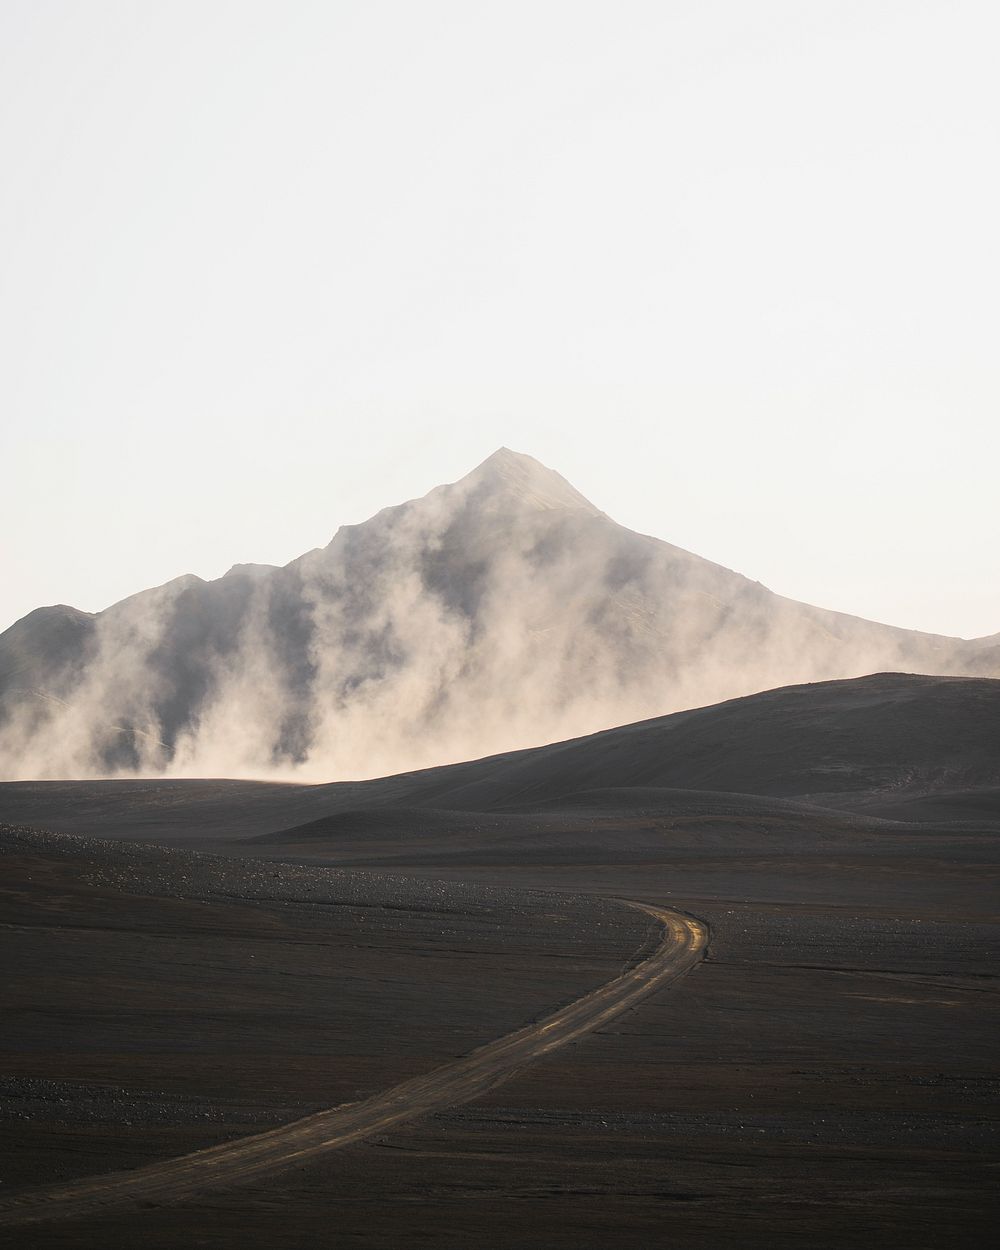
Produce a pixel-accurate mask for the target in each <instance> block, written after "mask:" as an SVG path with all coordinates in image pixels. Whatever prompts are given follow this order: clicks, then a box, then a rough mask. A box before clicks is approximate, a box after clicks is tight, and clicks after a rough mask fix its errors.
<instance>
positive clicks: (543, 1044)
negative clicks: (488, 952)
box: [0, 903, 708, 1225]
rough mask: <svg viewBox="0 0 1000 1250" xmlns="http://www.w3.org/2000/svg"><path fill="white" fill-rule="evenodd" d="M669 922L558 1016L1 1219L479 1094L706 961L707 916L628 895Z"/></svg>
mask: <svg viewBox="0 0 1000 1250" xmlns="http://www.w3.org/2000/svg"><path fill="white" fill-rule="evenodd" d="M629 906H632V907H636V908H638V909H639V910H641V911H644V912H647V913H648V914H649V915H651V916H652V917H654V918H655V919H656V920H657V921H659V922H660V924H661V925H662V926H663V936H662V940H661V942H660V944H659V946H658V947H657V949H656V950H655V951H654V952H653V954H652V955H650V956H649V957H648V958H646V959H645V960H643V961H642V962H641V963H639V964H637V965H636V966H635V967H633V968H631V969H630V970H629V971H627V972H625V973H624V974H623V975H622V976H620V977H616V978H615V979H614V980H613V981H609V982H607V983H606V984H605V985H602V986H601V987H600V988H599V989H596V990H594V991H593V992H592V993H590V994H586V995H584V997H583V998H578V999H577V1000H576V1001H575V1002H573V1003H570V1004H569V1006H568V1007H563V1008H562V1009H561V1010H559V1011H557V1012H555V1013H554V1014H553V1015H551V1016H548V1017H546V1018H545V1019H543V1020H540V1021H538V1022H537V1023H534V1024H530V1025H527V1026H526V1027H525V1028H523V1029H519V1030H518V1031H517V1032H515V1033H510V1034H508V1035H507V1036H506V1037H502V1038H499V1039H498V1040H497V1041H495V1042H490V1043H489V1044H488V1045H486V1046H482V1047H480V1048H479V1049H478V1050H474V1051H472V1052H471V1053H470V1054H468V1055H465V1056H463V1057H462V1058H461V1059H457V1060H455V1061H454V1062H453V1063H449V1064H445V1065H444V1066H443V1067H440V1068H436V1069H435V1070H434V1071H433V1072H429V1073H427V1074H425V1075H423V1076H418V1077H414V1078H412V1079H411V1080H408V1081H404V1082H402V1084H399V1085H395V1086H393V1087H392V1088H391V1089H388V1090H385V1091H384V1092H382V1093H379V1094H375V1095H373V1096H372V1097H371V1098H366V1099H365V1100H364V1101H362V1102H356V1103H345V1104H344V1105H342V1106H339V1107H333V1108H331V1109H330V1110H328V1111H320V1112H318V1113H317V1114H315V1115H311V1116H307V1117H305V1118H304V1119H301V1120H295V1121H293V1122H292V1123H291V1124H286V1125H284V1126H283V1127H281V1128H277V1129H272V1130H271V1131H269V1132H266V1133H259V1134H256V1135H254V1136H252V1137H243V1138H239V1139H237V1140H236V1141H232V1142H226V1143H224V1144H223V1145H219V1146H212V1147H210V1148H209V1149H207V1150H199V1151H196V1152H195V1153H194V1154H188V1155H182V1156H180V1157H179V1158H176V1159H168V1160H165V1161H164V1162H162V1163H154V1164H151V1165H150V1166H148V1167H143V1168H137V1169H135V1170H134V1171H130V1172H112V1173H109V1174H108V1175H105V1176H94V1177H88V1178H86V1179H83V1180H79V1181H71V1182H69V1183H65V1184H60V1185H54V1186H51V1187H48V1188H45V1189H37V1190H30V1191H26V1192H24V1193H22V1194H20V1195H13V1196H11V1197H9V1198H5V1199H3V1200H2V1201H0V1224H7V1225H10V1224H26V1223H33V1222H38V1221H42V1220H53V1219H68V1218H73V1217H76V1218H80V1217H84V1216H87V1215H89V1214H92V1213H93V1212H94V1211H97V1210H100V1209H102V1208H104V1207H107V1206H110V1205H113V1204H114V1205H117V1204H124V1203H143V1202H148V1203H153V1204H162V1203H172V1202H179V1201H181V1200H183V1199H184V1198H186V1197H189V1196H191V1195H193V1194H195V1193H200V1192H203V1191H205V1190H208V1189H214V1188H219V1187H221V1186H228V1185H236V1184H240V1183H243V1182H246V1181H250V1180H258V1179H260V1178H261V1177H264V1176H267V1175H269V1174H271V1173H274V1172H277V1171H280V1170H281V1169H283V1168H287V1167H290V1166H294V1165H295V1164H298V1163H305V1162H307V1161H308V1160H310V1159H312V1158H315V1157H316V1156H317V1155H321V1154H324V1153H325V1152H327V1151H330V1150H337V1149H339V1148H340V1147H341V1146H348V1145H350V1144H351V1143H352V1142H356V1141H360V1140H361V1139H362V1138H365V1137H371V1136H373V1135H374V1134H377V1133H384V1132H386V1131H387V1130H389V1129H391V1128H393V1127H394V1126H395V1125H397V1124H401V1123H403V1122H404V1121H407V1120H414V1119H418V1118H419V1117H421V1116H425V1115H429V1114H432V1113H433V1112H435V1111H440V1110H442V1109H443V1108H445V1107H450V1106H454V1105H455V1104H458V1103H463V1102H469V1101H471V1100H472V1099H474V1098H477V1097H479V1096H480V1095H481V1094H483V1093H484V1092H485V1091H486V1090H488V1089H490V1088H491V1087H493V1086H494V1085H496V1084H498V1083H499V1082H500V1081H502V1080H504V1079H505V1078H507V1077H509V1076H511V1075H512V1074H513V1073H514V1072H515V1071H517V1070H518V1069H519V1068H522V1067H524V1066H525V1064H528V1063H530V1062H531V1061H532V1060H534V1059H538V1058H540V1057H542V1056H543V1055H545V1054H547V1053H548V1052H550V1051H553V1050H556V1049H557V1048H558V1047H560V1046H566V1045H567V1044H568V1043H570V1042H573V1041H576V1039H577V1038H579V1037H582V1036H583V1035H584V1034H586V1033H590V1032H592V1031H593V1030H595V1029H598V1028H600V1026H601V1025H603V1024H605V1023H606V1022H607V1021H608V1020H611V1019H613V1018H614V1017H615V1016H617V1015H619V1014H621V1013H622V1012H623V1011H625V1010H627V1009H628V1008H629V1007H631V1006H633V1005H634V1004H635V1003H637V1002H638V1001H639V1000H640V999H641V998H643V997H644V996H645V995H647V994H649V993H651V992H652V991H653V990H655V989H659V988H660V987H661V986H663V985H666V984H667V983H669V982H670V981H673V980H676V979H677V978H678V977H681V976H683V975H684V973H686V972H688V971H689V970H690V969H691V968H693V967H694V966H695V964H697V963H698V962H699V961H700V960H701V958H702V956H703V954H704V950H705V947H706V945H707V941H708V933H707V928H706V926H705V925H704V924H702V923H701V921H699V920H695V919H694V918H692V917H690V916H685V915H682V914H681V913H679V912H675V911H672V910H669V909H667V908H660V907H651V906H648V905H646V904H643V903H629Z"/></svg>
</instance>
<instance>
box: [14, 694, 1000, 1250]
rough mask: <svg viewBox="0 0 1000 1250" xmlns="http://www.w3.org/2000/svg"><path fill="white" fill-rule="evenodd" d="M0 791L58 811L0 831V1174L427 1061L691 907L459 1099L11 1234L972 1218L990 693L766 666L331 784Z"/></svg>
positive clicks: (387, 1233)
mask: <svg viewBox="0 0 1000 1250" xmlns="http://www.w3.org/2000/svg"><path fill="white" fill-rule="evenodd" d="M0 818H2V819H6V820H7V821H9V822H10V823H11V825H20V826H28V825H30V826H34V827H36V828H39V829H43V828H48V829H54V830H57V831H59V832H60V833H62V834H64V835H65V834H74V835H85V834H87V835H91V837H90V838H86V837H84V838H80V837H79V836H76V837H65V836H63V837H57V836H53V835H51V834H42V833H33V832H24V831H21V830H18V829H16V828H9V829H8V830H7V831H6V833H5V835H4V839H3V847H4V850H5V853H6V854H5V873H4V885H5V887H6V889H5V893H4V917H3V918H4V921H5V923H6V925H7V928H6V937H5V941H6V942H7V944H8V946H7V949H8V951H9V952H10V958H9V959H8V961H7V967H8V972H7V974H6V978H5V980H6V994H5V1001H6V1002H7V1004H9V1005H10V1007H12V1008H13V1009H12V1010H11V1009H8V1011H7V1013H5V1030H4V1034H5V1036H4V1042H3V1050H2V1060H0V1065H2V1072H3V1074H4V1078H5V1081H6V1085H7V1094H8V1097H7V1099H6V1100H5V1105H6V1107H7V1115H8V1118H9V1125H8V1126H7V1127H8V1128H9V1129H10V1132H9V1134H8V1135H7V1140H8V1141H9V1142H10V1143H11V1144H12V1146H13V1149H11V1150H10V1151H9V1152H8V1153H7V1156H6V1160H5V1167H4V1177H3V1179H4V1187H3V1189H4V1192H6V1193H12V1192H14V1191H15V1190H16V1189H17V1188H18V1187H26V1186H30V1185H34V1184H41V1183H45V1182H51V1181H53V1180H57V1179H61V1178H69V1177H73V1176H82V1175H86V1174H88V1173H94V1172H101V1171H111V1170H112V1169H115V1168H122V1167H127V1166H134V1165H139V1164H141V1163H144V1162H148V1161H151V1160H155V1159H161V1158H167V1157H169V1156H171V1155H172V1154H179V1153H182V1152H184V1151H188V1150H191V1149H194V1148H197V1147H198V1146H200V1145H207V1144H210V1143H213V1142H216V1141H219V1140H222V1139H225V1138H228V1137H231V1136H233V1135H237V1134H241V1133H250V1132H255V1131H259V1130H260V1129H261V1128H262V1127H267V1126H270V1125H274V1124H277V1123H280V1122H283V1121H287V1120H291V1119H293V1118H295V1117H297V1116H301V1115H303V1114H305V1113H307V1112H309V1111H312V1110H317V1109H319V1108H321V1107H326V1106H332V1105H334V1104H335V1103H336V1102H338V1101H344V1100H345V1099H348V1100H349V1099H354V1098H357V1097H363V1096H366V1095H368V1094H370V1093H372V1092H375V1091H377V1090H378V1089H381V1088H385V1087H387V1086H389V1085H391V1084H393V1083H395V1082H398V1081H400V1080H403V1079H405V1078H407V1077H409V1076H412V1075H416V1074H418V1073H420V1072H428V1071H431V1070H433V1069H434V1068H435V1067H436V1066H438V1065H440V1064H443V1063H446V1062H447V1061H448V1060H449V1059H451V1058H454V1057H455V1056H457V1055H460V1054H464V1053H467V1052H468V1051H469V1050H470V1049H472V1048H474V1047H475V1046H477V1045H480V1044H482V1043H483V1042H487V1041H489V1040H491V1039H492V1038H496V1037H500V1036H502V1035H504V1034H505V1033H507V1032H509V1031H510V1030H512V1029H515V1028H517V1027H519V1026H521V1025H524V1024H526V1023H528V1022H530V1021H531V1020H532V1019H538V1018H540V1017H543V1016H545V1015H546V1014H547V1013H549V1012H551V1011H553V1010H554V1009H556V1008H558V1007H560V1006H563V1005H565V1004H566V1003H568V1002H570V1001H571V1000H573V999H574V998H576V997H578V996H580V995H581V994H585V993H587V992H588V991H590V990H592V989H593V988H595V987H596V986H598V985H600V984H602V983H603V982H605V981H607V980H609V979H611V978H613V977H615V976H617V975H618V974H619V973H621V971H622V970H623V968H625V967H626V966H631V965H632V964H633V963H634V961H635V960H637V959H641V958H642V957H643V955H644V954H648V952H649V949H650V944H651V942H652V941H653V940H654V937H653V929H655V926H654V925H653V924H652V922H651V921H649V920H647V919H646V918H643V917H641V916H640V915H638V914H637V913H635V912H634V911H632V910H630V909H628V908H626V907H623V906H621V904H620V903H618V902H617V901H616V900H618V899H630V900H635V901H644V902H647V903H650V904H654V905H657V906H661V907H662V906H666V907H671V908H675V909H678V910H680V911H682V912H687V913H691V914H693V915H695V916H697V917H700V918H701V919H702V920H703V921H705V922H707V924H708V925H709V926H710V932H711V941H710V946H709V950H708V954H707V957H706V959H705V960H704V962H703V963H701V964H700V965H699V966H698V967H697V968H695V969H694V970H693V971H692V972H690V973H689V975H688V976H687V977H686V978H685V979H684V980H683V981H681V982H679V983H677V984H673V985H670V986H667V987H665V988H663V989H662V990H659V991H657V992H656V993H654V994H653V995H652V996H651V997H649V998H647V999H646V1000H644V1001H643V1002H641V1003H639V1004H638V1005H637V1006H636V1007H634V1008H632V1009H631V1010H630V1011H629V1012H628V1013H627V1014H626V1015H624V1016H621V1017H619V1018H617V1019H615V1020H612V1021H610V1022H609V1023H607V1024H606V1025H604V1026H603V1027H601V1028H600V1029H599V1030H598V1031H597V1032H596V1033H594V1034H592V1035H591V1036H589V1037H587V1038H584V1039H582V1040H580V1041H577V1042H574V1043H573V1044H572V1045H570V1046H568V1047H566V1048H564V1049H562V1050H558V1051H554V1052H553V1053H552V1054H551V1055H550V1056H547V1057H545V1058H543V1059H541V1060H538V1061H536V1062H534V1063H532V1064H531V1065H529V1066H528V1067H526V1068H524V1069H523V1070H522V1072H521V1073H520V1074H519V1075H517V1076H515V1077H513V1078H512V1079H510V1080H507V1081H506V1082H505V1083H504V1084H502V1085H499V1086H497V1087H496V1088H495V1089H493V1090H492V1091H491V1092H489V1093H488V1094H486V1095H481V1096H479V1097H478V1098H477V1099H476V1100H475V1101H474V1102H472V1103H468V1104H461V1105H455V1106H453V1107H451V1108H449V1109H444V1110H440V1111H438V1112H437V1113H436V1114H434V1115H432V1116H430V1117H427V1118H424V1119H422V1120H418V1121H416V1122H413V1123H409V1124H405V1125H399V1126H397V1127H395V1128H393V1129H392V1130H391V1131H389V1132H387V1133H385V1134H382V1135H379V1136H376V1137H374V1138H371V1139H369V1140H366V1141H364V1142H359V1143H356V1144H354V1145H351V1146H348V1147H347V1148H345V1149H342V1150H338V1151H336V1152H333V1153H330V1154H329V1155H327V1156H325V1157H323V1158H321V1159H319V1160H315V1161H313V1162H310V1163H308V1164H306V1165H305V1166H302V1167H299V1168H295V1169H293V1170H290V1171H286V1172H282V1173H279V1174H277V1175H275V1176H273V1177H272V1178H270V1179H269V1180H267V1181H265V1182H257V1183H255V1184H254V1185H252V1186H249V1187H233V1188H230V1189H221V1190H216V1189H212V1188H211V1186H210V1184H206V1189H205V1193H204V1195H203V1196H200V1197H198V1198H196V1199H194V1200H188V1201H185V1202H183V1203H180V1204H177V1205H169V1206H164V1207H158V1208H157V1209H155V1210H151V1209H149V1208H142V1207H134V1206H133V1207H127V1206H123V1207H109V1208H108V1209H107V1210H106V1211H102V1212H100V1213H99V1214H96V1215H93V1216H91V1217H89V1218H88V1219H86V1220H70V1221H56V1222H50V1223H45V1224H37V1225H32V1226H30V1227H25V1228H24V1229H21V1230H19V1229H16V1228H11V1229H8V1230H5V1231H7V1232H8V1234H9V1236H10V1237H12V1238H16V1237H18V1236H20V1237H21V1238H22V1240H20V1241H17V1240H14V1241H13V1242H12V1244H22V1245H25V1246H32V1247H34V1246H38V1247H48V1246H53V1247H55V1246H65V1247H71V1246H91V1245H93V1246H98V1245H102V1246H103V1245H107V1246H123V1247H124V1246H129V1247H131V1246H135V1245H139V1244H141V1245H144V1246H146V1245H148V1246H150V1247H174V1246H180V1245H185V1246H187V1245H191V1246H199V1245H204V1246H237V1245H242V1244H245V1243H246V1241H247V1240H254V1241H256V1242H257V1243H258V1244H260V1245H266V1246H271V1245H273V1246H289V1247H292V1246H300V1245H309V1244H316V1243H319V1244H336V1245H338V1246H340V1245H343V1246H386V1247H388V1246H392V1247H395V1246H403V1245H427V1246H435V1247H437V1246H453V1247H468V1246H486V1247H489V1246H497V1247H500V1246H538V1247H542V1246H567V1247H603V1246H608V1245H616V1246H619V1245H620V1246H630V1247H633V1246H634V1247H647V1246H654V1247H658V1246H664V1247H666V1246H670V1247H698V1248H705V1250H708V1248H710V1247H744V1246H751V1247H755V1246H760V1247H765V1246H788V1247H798V1246H806V1245H808V1246H811V1247H827V1246H828V1247H835V1246H836V1247H842V1246H857V1247H866V1246H880V1245H885V1244H888V1245H899V1246H906V1247H928V1248H930V1247H944V1246H948V1247H958V1246H962V1247H964V1246H977V1245H980V1244H984V1245H985V1244H990V1243H991V1242H992V1240H993V1236H994V1229H995V1227H996V1224H995V1221H996V1217H997V1214H998V1210H997V1203H996V1193H997V1179H998V1171H1000V1151H998V1149H997V1144H998V1142H997V1129H998V1104H1000V1065H998V1062H997V1059H998V1054H997V1050H998V1047H997V1041H996V1039H997V1037H998V1036H1000V996H998V980H997V952H998V942H997V936H998V919H1000V916H998V910H1000V909H998V907H997V898H998V894H997V886H998V879H1000V849H998V836H1000V682H997V681H991V680H985V679H983V680H978V679H959V678H956V679H946V678H921V677H905V676H900V675H893V674H884V675H880V676H877V677H870V678H864V679H860V680H857V681H850V682H833V683H826V684H823V685H818V686H806V687H794V688H787V689H783V690H776V691H770V692H767V693H766V694H763V695H757V696H751V697H750V698H747V699H741V700H737V701H735V702H732V703H729V704H722V705H718V706H716V707H713V708H707V709H702V710H699V711H694V712H687V713H680V714H677V715H675V716H671V717H666V718H662V719H660V720H657V721H650V722H644V723H642V724H639V725H635V726H628V727H625V728H624V729H620V730H613V731H609V732H607V733H604V734H599V735H596V736H594V737H592V738H588V739H580V740H577V741H575V742H570V743H565V744H559V745H557V746H553V747H546V748H539V749H538V750H535V751H527V752H519V753H514V754H511V755H506V756H500V757H493V758H491V759H487V760H483V761H477V762H473V763H469V764H463V765H456V766H453V767H450V768H443V769H434V770H429V771H426V772H423V773H415V774H409V775H405V776H402V777H396V778H389V779H386V780H385V781H374V782H366V783H358V784H353V785H339V786H318V787H298V786H264V785H259V784H253V783H242V782H211V781H204V782H180V781H178V782H141V781H134V782H103V783H102V782H86V783H47V784H42V783H14V784H10V785H5V786H0ZM94 835H99V836H100V837H101V838H104V839H109V838H110V839H119V840H121V841H119V842H118V843H117V844H115V843H113V842H108V841H101V842H97V841H93V840H92V838H93V836H94ZM151 842H160V843H164V844H169V845H170V846H171V847H172V849H158V848H157V847H154V846H151V845H148V843H151ZM196 850H197V851H205V850H208V851H213V852H216V854H215V855H208V856H206V855H203V854H197V853H194V852H195V851H196ZM219 853H222V854H221V855H220V854H219ZM268 861H271V862H268Z"/></svg>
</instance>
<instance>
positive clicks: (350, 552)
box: [0, 449, 1000, 780]
mask: <svg viewBox="0 0 1000 1250" xmlns="http://www.w3.org/2000/svg"><path fill="white" fill-rule="evenodd" d="M887 669H891V670H901V671H906V672H926V673H934V674H956V675H963V674H964V675H982V676H995V675H1000V642H998V639H997V638H991V639H979V640H975V641H972V642H966V641H962V640H959V639H951V638H942V637H937V636H933V635H928V634H921V633H916V632H913V631H908V630H901V629H894V628H892V627H890V626H886V625H878V624H874V623H872V622H869V621H863V620H859V619H857V618H855V617H850V616H846V615H842V614H838V613H835V612H829V611H824V610H821V609H819V608H814V607H809V606H807V605H804V604H800V603H795V602H793V601H791V600H788V599H784V598H782V597H780V596H778V595H775V594H772V593H771V592H770V591H768V590H767V589H765V588H764V587H763V586H761V585H759V584H758V583H756V582H751V581H749V580H748V579H747V578H745V577H742V576H741V575H740V574H738V573H734V572H731V571H730V570H728V569H724V568H721V567H720V566H719V565H716V564H712V563H711V562H709V561H707V560H703V559H701V558H700V557H698V556H695V555H692V554H691V553H689V552H687V551H683V550H681V549H680V548H677V547H673V546H671V545H670V544H669V543H665V542H661V541H659V540H658V539H655V538H649V537H646V536H644V535H641V534H636V533H633V532H632V531H631V530H627V529H625V528H623V527H622V526H620V525H617V524H616V523H615V522H614V521H612V520H611V519H610V518H609V517H607V516H606V515H604V514H603V513H602V512H600V511H599V510H598V509H597V508H595V507H594V506H593V505H592V504H590V503H589V502H588V501H587V500H586V499H584V498H583V496H582V495H580V494H579V493H578V492H577V491H576V490H574V489H573V487H572V486H570V485H569V483H568V482H566V481H565V480H564V479H563V478H561V477H560V476H559V475H558V474H557V473H554V472H552V471H551V470H549V469H546V468H545V467H544V466H542V465H540V464H538V462H537V461H534V460H532V459H531V458H530V457H528V456H522V455H518V454H516V453H514V452H511V451H507V450H506V449H504V450H501V451H499V452H497V453H496V454H495V455H493V456H491V457H490V459H489V460H487V461H485V462H484V463H483V464H482V465H480V466H479V468H477V469H476V470H474V471H473V472H472V473H471V474H469V475H468V476H467V477H465V478H463V479H462V480H461V481H460V482H457V483H455V484H454V485H450V486H442V487H438V488H437V489H436V490H434V491H431V493H430V494H429V495H427V496H426V497H425V498H423V499H419V500H415V501H412V502H410V503H406V504H403V505H400V506H399V507H395V508H388V509H386V510H384V511H383V512H380V513H379V514H378V515H377V516H375V517H373V518H372V519H371V520H369V521H367V522H365V523H364V524H363V525H357V526H348V527H345V528H343V529H341V530H340V531H338V533H337V534H336V536H335V537H334V539H333V541H332V542H331V543H330V544H329V545H328V546H327V547H325V548H323V549H322V550H316V551H312V552H309V553H307V554H306V555H304V556H302V557H301V558H299V559H298V560H295V561H293V562H292V563H291V564H289V565H287V566H286V567H285V568H271V567H269V566H258V565H239V566H236V567H235V568H233V569H232V570H231V571H230V572H229V573H228V574H226V576H225V577H222V578H219V579H218V580H217V581H214V582H203V581H201V580H200V579H199V578H196V577H191V576H187V577H181V578H178V579H177V580H176V581H173V582H169V583H167V584H166V585H165V586H161V587H158V588H156V589H154V590H148V591H144V592H142V593H141V594H138V595H134V596H132V597H131V598H129V599H126V600H124V601H122V602H121V603H118V604H115V605H114V606H113V607H110V608H108V609H107V610H106V611H104V612H101V613H98V614H97V615H96V616H90V615H88V614H86V613H80V612H76V611H75V610H74V609H71V608H66V607H58V608H42V609H39V610H38V611H36V612H33V613H31V614H30V615H29V616H27V617H25V618H24V620H22V621H19V622H18V623H17V624H15V625H14V626H12V627H11V629H9V630H7V631H6V632H5V633H4V634H3V635H0V777H4V778H45V777H51V778H56V777H63V778H83V777H95V776H102V775H129V774H135V773H139V774H144V775H154V776H155V775H177V776H235V777H240V776H244V777H269V776H271V777H277V776H288V777H300V778H302V779H306V780H321V779H336V778H346V777H355V778H360V777H372V776H381V775H386V774H390V773H396V772H400V771H401V770H405V769H412V768H419V767H427V766H432V765H437V764H441V763H445V762H448V761H450V760H460V759H468V758H469V757H471V756H481V755H486V754H489V753H491V752H498V751H505V750H510V749H515V748H520V747H527V746H532V745H536V744H541V743H546V742H552V741H558V740H560V739H565V738H568V737H571V736H574V735H578V734H583V733H589V732H592V731H595V730H599V729H603V728H605V727H607V726H608V725H614V724H623V723H628V722H633V721H636V720H639V719H642V718H645V717H649V716H653V715H659V714H661V713H664V712H670V711H673V710H676V709H682V708H689V707H693V706H697V705H703V704H708V703H713V702H716V701H718V700H722V699H726V698H731V697H734V696H739V695H743V694H747V693H751V692H753V691H757V690H762V689H768V688H771V687H774V686H779V685H784V684H787V683H790V682H802V681H817V680H826V679H832V678H845V677H854V676H858V675H861V674H864V673H870V672H873V671H880V670H887Z"/></svg>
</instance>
